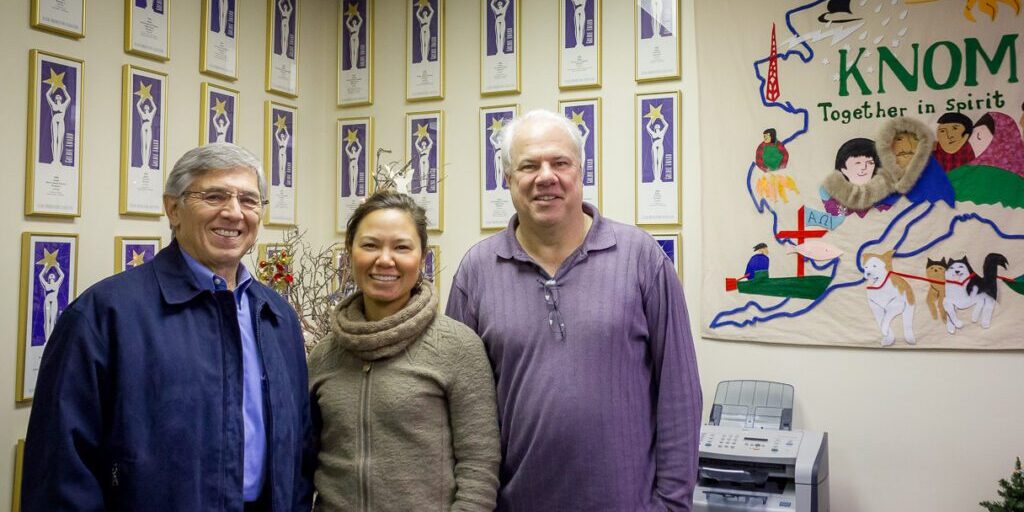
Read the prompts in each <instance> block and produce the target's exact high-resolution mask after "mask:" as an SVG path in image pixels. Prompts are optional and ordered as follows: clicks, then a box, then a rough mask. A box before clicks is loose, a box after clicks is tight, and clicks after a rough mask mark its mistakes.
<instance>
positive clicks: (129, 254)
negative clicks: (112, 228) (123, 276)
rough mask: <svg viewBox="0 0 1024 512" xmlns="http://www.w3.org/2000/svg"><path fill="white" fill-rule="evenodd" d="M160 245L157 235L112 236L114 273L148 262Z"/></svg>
mask: <svg viewBox="0 0 1024 512" xmlns="http://www.w3.org/2000/svg"><path fill="white" fill-rule="evenodd" d="M162 246H163V240H161V239H160V237H158V236H118V237H114V273H115V274H117V273H119V272H123V271H125V270H128V269H130V268H135V267H138V266H139V265H142V264H143V263H149V261H150V260H152V259H153V257H154V256H156V253H158V252H160V248H161V247H162Z"/></svg>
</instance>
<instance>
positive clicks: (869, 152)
mask: <svg viewBox="0 0 1024 512" xmlns="http://www.w3.org/2000/svg"><path fill="white" fill-rule="evenodd" d="M855 156H870V157H871V159H872V160H874V161H875V170H874V172H872V173H871V176H874V175H875V173H876V172H878V170H879V169H881V168H882V161H881V160H880V159H879V158H878V151H875V141H873V140H871V139H865V138H863V137H858V138H856V139H850V140H848V141H846V142H844V143H843V145H842V146H839V151H837V152H836V170H837V171H838V170H840V169H843V168H844V167H846V159H848V158H853V157H855ZM843 176H844V177H845V176H846V175H845V174H844V175H843Z"/></svg>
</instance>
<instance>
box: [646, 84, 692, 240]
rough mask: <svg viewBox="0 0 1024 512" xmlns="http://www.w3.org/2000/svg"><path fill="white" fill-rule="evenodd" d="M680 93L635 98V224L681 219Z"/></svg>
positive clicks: (672, 222) (663, 222) (676, 221)
mask: <svg viewBox="0 0 1024 512" xmlns="http://www.w3.org/2000/svg"><path fill="white" fill-rule="evenodd" d="M679 103H680V102H679V92H678V91H674V92H663V93H653V94H638V95H637V96H636V114H635V116H636V117H635V118H636V121H635V130H636V146H635V147H636V223H637V224H638V225H643V226H656V225H667V226H675V225H678V224H679V222H680V218H681V217H682V204H681V202H680V197H681V195H682V186H681V180H680V179H679V170H680V167H679V166H680V162H682V158H681V156H682V155H680V153H679V149H680V147H681V144H680V142H681V140H682V139H681V137H680V134H679V131H680V130H679V128H680V127H681V126H682V118H681V117H680V105H679Z"/></svg>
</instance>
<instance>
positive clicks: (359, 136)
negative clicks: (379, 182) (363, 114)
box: [341, 124, 367, 197]
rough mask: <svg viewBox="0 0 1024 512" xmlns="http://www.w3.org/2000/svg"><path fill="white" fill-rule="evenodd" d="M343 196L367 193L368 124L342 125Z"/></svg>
mask: <svg viewBox="0 0 1024 512" xmlns="http://www.w3.org/2000/svg"><path fill="white" fill-rule="evenodd" d="M341 132H342V145H343V150H342V165H341V177H342V182H341V196H342V197H349V196H352V195H356V196H359V197H362V196H365V195H366V154H367V153H366V125H365V124H350V125H342V128H341Z"/></svg>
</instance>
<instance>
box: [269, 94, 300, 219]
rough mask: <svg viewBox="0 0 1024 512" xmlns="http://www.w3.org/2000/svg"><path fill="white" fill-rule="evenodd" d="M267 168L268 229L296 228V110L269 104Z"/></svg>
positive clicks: (272, 103)
mask: <svg viewBox="0 0 1024 512" xmlns="http://www.w3.org/2000/svg"><path fill="white" fill-rule="evenodd" d="M264 112H265V120H264V127H265V129H264V137H263V141H264V144H263V147H264V152H263V166H264V168H265V169H266V174H267V175H266V180H267V189H268V191H267V199H268V200H270V204H268V205H267V206H266V210H265V211H264V213H263V222H264V224H266V225H268V226H294V225H295V126H296V125H295V116H296V114H297V110H296V109H295V107H289V106H287V105H282V104H280V103H277V102H273V101H268V102H266V104H265V109H264Z"/></svg>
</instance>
